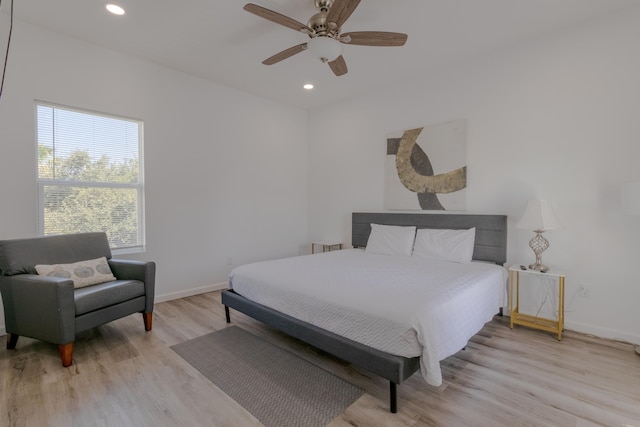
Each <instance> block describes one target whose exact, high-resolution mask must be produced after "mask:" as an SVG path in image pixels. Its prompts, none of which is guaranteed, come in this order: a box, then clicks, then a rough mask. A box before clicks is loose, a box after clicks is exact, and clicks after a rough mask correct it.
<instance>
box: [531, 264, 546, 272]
mask: <svg viewBox="0 0 640 427" xmlns="http://www.w3.org/2000/svg"><path fill="white" fill-rule="evenodd" d="M529 270H534V271H539V272H540V273H546V272H547V271H549V267H547V266H546V265H544V264H540V263H535V264H529Z"/></svg>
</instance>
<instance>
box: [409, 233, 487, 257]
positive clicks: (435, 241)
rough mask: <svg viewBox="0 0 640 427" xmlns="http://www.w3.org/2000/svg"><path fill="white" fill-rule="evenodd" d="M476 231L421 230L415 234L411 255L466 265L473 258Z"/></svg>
mask: <svg viewBox="0 0 640 427" xmlns="http://www.w3.org/2000/svg"><path fill="white" fill-rule="evenodd" d="M475 241H476V229H475V228H470V229H468V230H438V229H432V228H421V229H419V230H418V232H417V233H416V243H415V245H414V247H413V255H414V256H417V257H423V258H435V259H443V260H447V261H453V262H460V263H466V262H471V258H472V257H473V245H474V243H475Z"/></svg>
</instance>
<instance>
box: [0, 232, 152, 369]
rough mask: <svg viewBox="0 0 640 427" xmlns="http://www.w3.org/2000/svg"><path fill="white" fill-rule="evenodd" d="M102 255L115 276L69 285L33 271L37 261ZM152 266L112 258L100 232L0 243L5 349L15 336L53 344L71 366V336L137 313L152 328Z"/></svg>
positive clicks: (66, 260) (12, 345)
mask: <svg viewBox="0 0 640 427" xmlns="http://www.w3.org/2000/svg"><path fill="white" fill-rule="evenodd" d="M103 256H104V257H105V258H106V259H107V260H108V263H109V267H110V268H111V272H112V273H113V276H115V277H116V280H112V281H109V282H106V283H100V284H96V285H92V286H87V287H82V288H74V282H73V280H71V279H68V278H64V277H54V276H47V275H38V274H37V272H36V270H35V266H36V265H39V264H48V265H51V264H69V263H74V262H78V261H84V260H90V259H96V258H100V257H103ZM155 274H156V265H155V263H153V262H143V261H131V260H115V259H112V258H111V250H110V249H109V242H108V240H107V236H106V234H104V233H81V234H69V235H57V236H45V237H36V238H30V239H15V240H2V241H0V292H1V293H2V302H3V304H4V317H5V324H6V331H7V349H15V347H16V344H17V342H18V338H19V337H20V335H22V336H26V337H30V338H36V339H39V340H42V341H47V342H50V343H53V344H58V349H59V351H60V357H61V359H62V366H65V367H67V366H70V365H71V362H72V358H73V343H74V341H75V336H76V334H78V333H80V332H82V331H86V330H88V329H91V328H95V327H96V326H100V325H103V324H105V323H108V322H111V321H112V320H116V319H119V318H121V317H124V316H128V315H130V314H132V313H138V312H139V313H142V315H143V320H144V326H145V330H147V331H150V330H151V322H152V313H153V298H154V288H155Z"/></svg>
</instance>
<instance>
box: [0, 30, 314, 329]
mask: <svg viewBox="0 0 640 427" xmlns="http://www.w3.org/2000/svg"><path fill="white" fill-rule="evenodd" d="M34 99H39V100H45V101H50V102H54V103H60V104H64V105H69V106H73V107H79V108H85V109H91V110H95V111H100V112H105V113H112V114H117V115H123V116H128V117H133V118H139V119H142V120H143V121H144V131H145V146H144V155H145V179H146V219H147V222H146V229H147V251H146V253H142V254H135V255H129V256H128V257H129V258H132V259H148V260H153V261H155V262H156V263H157V287H156V295H157V296H158V297H159V298H160V299H167V298H171V297H175V296H180V295H185V294H189V293H193V292H195V291H197V290H198V289H199V288H203V287H204V288H205V289H206V287H209V286H210V285H215V284H218V285H219V284H221V283H222V284H223V283H226V280H227V275H228V272H229V271H230V268H231V266H229V265H227V259H228V258H229V257H230V258H231V261H232V263H233V265H239V264H243V263H246V262H249V261H254V260H261V259H268V258H277V257H283V256H290V255H297V254H298V253H300V251H302V250H303V248H306V247H307V242H308V238H307V230H308V228H307V170H306V168H307V135H308V130H307V113H306V112H305V111H302V110H298V109H293V108H290V107H285V106H283V105H281V104H277V103H273V102H271V101H268V100H265V99H263V98H259V97H255V96H251V95H248V94H245V93H242V92H239V91H236V90H233V89H229V88H227V87H223V86H220V85H217V84H213V83H211V82H207V81H204V80H200V79H197V78H193V77H190V76H187V75H185V74H182V73H179V72H176V71H173V70H169V69H166V68H163V67H160V66H157V65H155V64H152V63H149V62H146V61H142V60H139V59H135V58H132V57H128V56H125V55H121V54H119V53H115V52H113V51H109V50H105V49H101V48H99V47H96V46H94V45H90V44H86V43H84V42H82V41H79V40H75V39H71V38H67V37H64V36H60V35H56V34H53V33H50V32H48V31H45V30H42V29H39V28H37V27H33V26H30V25H28V24H25V23H23V22H17V23H16V25H15V27H14V34H13V41H12V46H11V52H10V57H9V64H8V69H7V75H6V80H5V93H4V95H3V99H2V101H1V102H0V153H1V160H0V162H1V167H0V183H2V184H1V185H0V200H2V207H1V208H0V239H9V238H19V237H29V236H34V235H35V234H36V231H37V205H36V203H37V199H36V186H35V179H36V177H35V174H36V169H35V161H36V143H35V131H34V116H35V107H34ZM0 322H2V323H0V334H1V333H3V329H4V315H3V314H2V312H1V311H0Z"/></svg>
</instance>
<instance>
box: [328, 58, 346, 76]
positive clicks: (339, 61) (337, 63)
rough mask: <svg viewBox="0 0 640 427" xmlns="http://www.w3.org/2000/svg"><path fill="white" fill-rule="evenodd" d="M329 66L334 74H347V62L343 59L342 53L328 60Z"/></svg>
mask: <svg viewBox="0 0 640 427" xmlns="http://www.w3.org/2000/svg"><path fill="white" fill-rule="evenodd" d="M329 67H330V68H331V71H333V74H335V75H336V76H342V75H344V74H347V71H348V70H347V63H346V62H345V60H344V57H343V56H342V55H340V56H338V57H337V58H336V59H334V60H333V61H331V62H329Z"/></svg>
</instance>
